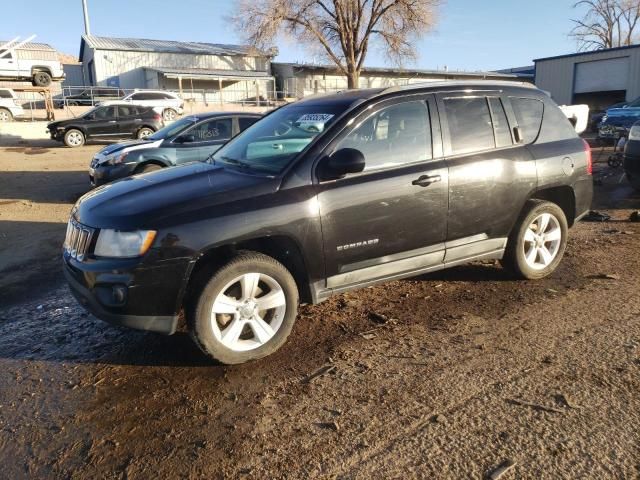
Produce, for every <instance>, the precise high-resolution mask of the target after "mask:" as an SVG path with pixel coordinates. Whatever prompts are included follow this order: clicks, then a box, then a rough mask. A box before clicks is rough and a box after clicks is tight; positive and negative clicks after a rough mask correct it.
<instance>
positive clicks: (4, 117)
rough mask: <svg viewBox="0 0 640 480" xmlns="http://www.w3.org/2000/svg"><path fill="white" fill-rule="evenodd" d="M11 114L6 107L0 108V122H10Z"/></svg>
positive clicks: (11, 119)
mask: <svg viewBox="0 0 640 480" xmlns="http://www.w3.org/2000/svg"><path fill="white" fill-rule="evenodd" d="M12 121H13V115H12V114H11V112H10V111H9V110H7V109H6V108H0V122H12Z"/></svg>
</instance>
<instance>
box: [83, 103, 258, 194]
mask: <svg viewBox="0 0 640 480" xmlns="http://www.w3.org/2000/svg"><path fill="white" fill-rule="evenodd" d="M261 116H262V115H260V114H257V113H232V112H224V113H202V114H199V115H190V116H188V117H184V118H182V119H180V120H178V121H176V122H173V123H171V124H170V125H168V126H166V127H164V128H163V129H161V130H158V131H157V132H156V133H154V134H153V135H151V136H149V137H147V138H145V139H144V140H138V141H134V142H126V143H118V144H115V145H109V146H107V147H105V148H103V149H102V150H100V151H99V152H98V153H96V155H95V156H94V157H93V159H92V160H91V165H90V168H89V180H90V182H91V185H93V186H99V185H103V184H105V183H108V182H111V181H113V180H117V179H119V178H124V177H128V176H129V175H133V174H136V173H145V172H150V171H153V170H159V169H161V168H164V167H171V166H174V165H180V164H182V163H187V162H193V161H200V160H205V159H207V158H208V157H209V156H210V155H211V154H212V153H214V152H215V151H216V150H218V149H219V148H220V147H221V146H222V145H224V144H225V143H226V142H227V141H228V140H229V139H230V138H231V137H233V136H235V135H236V134H238V133H240V132H242V131H243V130H245V129H247V128H248V127H250V126H251V125H253V124H254V123H255V122H257V121H258V120H259V119H260V117H261Z"/></svg>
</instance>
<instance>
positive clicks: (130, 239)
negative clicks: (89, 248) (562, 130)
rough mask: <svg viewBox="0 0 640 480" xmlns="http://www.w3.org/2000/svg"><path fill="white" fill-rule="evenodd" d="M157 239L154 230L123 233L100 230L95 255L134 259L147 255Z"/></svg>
mask: <svg viewBox="0 0 640 480" xmlns="http://www.w3.org/2000/svg"><path fill="white" fill-rule="evenodd" d="M155 238H156V232H155V231H154V230H137V231H134V232H121V231H118V230H111V229H104V230H100V234H99V235H98V241H97V242H96V248H95V249H94V252H93V253H94V254H95V255H96V256H97V257H119V258H133V257H139V256H141V255H144V254H145V253H147V250H149V247H151V244H152V243H153V240H154V239H155Z"/></svg>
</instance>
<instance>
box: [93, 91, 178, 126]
mask: <svg viewBox="0 0 640 480" xmlns="http://www.w3.org/2000/svg"><path fill="white" fill-rule="evenodd" d="M118 101H119V102H130V103H134V104H136V105H144V106H145V107H154V108H156V109H158V110H160V111H161V112H162V119H163V120H164V121H165V122H170V121H173V120H175V119H176V118H178V116H179V115H182V113H183V112H184V101H183V100H182V99H181V98H180V97H179V96H178V94H176V93H173V92H167V91H164V90H140V91H135V92H133V93H130V94H129V95H127V96H126V97H123V98H122V99H120V100H118ZM110 103H111V102H104V103H103V104H102V105H108V104H110Z"/></svg>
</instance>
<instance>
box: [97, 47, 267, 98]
mask: <svg viewBox="0 0 640 480" xmlns="http://www.w3.org/2000/svg"><path fill="white" fill-rule="evenodd" d="M89 51H93V49H91V48H86V49H85V52H87V54H88V52H89ZM87 54H85V56H88V55H87ZM93 59H94V65H95V73H96V76H95V79H94V82H95V83H96V84H98V85H111V86H120V87H122V88H144V87H146V86H147V85H146V78H145V72H144V70H143V68H145V67H154V66H155V67H172V68H202V69H210V70H250V71H261V72H267V68H268V62H267V61H266V60H265V59H263V58H256V57H239V56H238V57H236V56H224V57H223V56H215V55H193V54H179V53H158V52H126V51H115V50H95V53H94V57H93ZM87 63H88V62H85V64H87ZM115 79H118V81H119V85H115V83H116V80H115Z"/></svg>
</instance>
